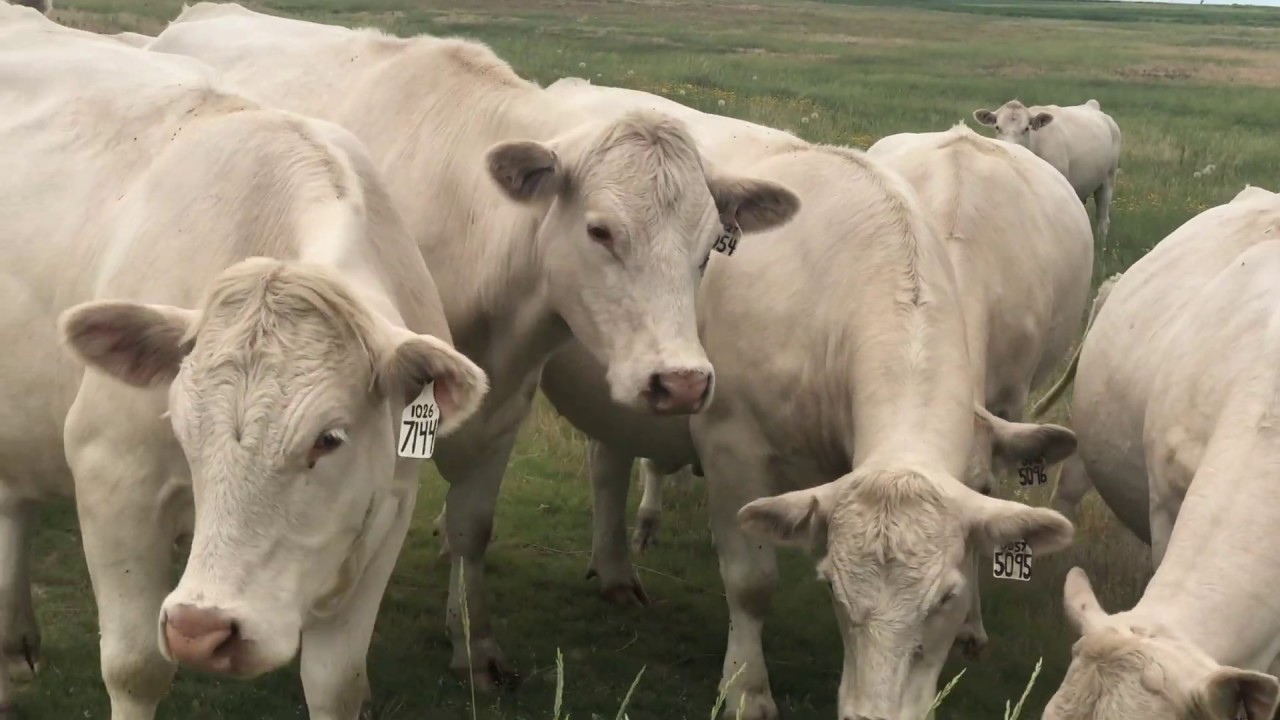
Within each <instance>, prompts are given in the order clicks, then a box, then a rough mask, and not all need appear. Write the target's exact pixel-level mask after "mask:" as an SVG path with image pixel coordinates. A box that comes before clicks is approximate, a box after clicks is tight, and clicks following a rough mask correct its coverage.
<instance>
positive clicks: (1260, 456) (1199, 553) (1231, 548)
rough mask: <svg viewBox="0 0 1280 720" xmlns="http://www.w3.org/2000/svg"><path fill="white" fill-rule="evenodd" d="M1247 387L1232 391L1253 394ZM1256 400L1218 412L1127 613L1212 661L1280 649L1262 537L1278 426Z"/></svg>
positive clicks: (1278, 493) (1271, 561) (1278, 563)
mask: <svg viewBox="0 0 1280 720" xmlns="http://www.w3.org/2000/svg"><path fill="white" fill-rule="evenodd" d="M1273 382H1274V381H1273ZM1254 390H1256V388H1248V387H1246V388H1245V389H1243V390H1242V391H1241V392H1240V393H1239V394H1240V395H1241V396H1244V395H1251V396H1253V397H1254V398H1256V397H1257V395H1258V393H1255V392H1253V391H1254ZM1274 390H1275V388H1274V387H1273V388H1272V391H1271V392H1265V393H1261V394H1262V395H1263V396H1264V397H1266V396H1272V397H1274V395H1275V393H1274ZM1260 404H1262V403H1258V402H1256V401H1254V400H1253V399H1251V398H1246V399H1244V400H1243V401H1241V402H1238V403H1235V404H1233V405H1234V406H1232V404H1229V406H1228V407H1227V408H1226V409H1225V410H1224V412H1223V414H1222V415H1221V416H1220V418H1219V422H1218V429H1217V431H1215V433H1214V435H1213V437H1212V438H1211V439H1210V441H1209V443H1208V445H1207V446H1206V448H1205V452H1204V455H1203V457H1202V459H1201V462H1200V465H1199V467H1198V468H1197V471H1196V474H1195V477H1194V479H1193V481H1192V483H1191V486H1190V488H1189V489H1188V491H1187V494H1186V497H1185V499H1184V500H1183V503H1182V507H1181V509H1180V511H1179V513H1178V518H1177V521H1176V523H1175V524H1174V529H1173V533H1172V535H1171V537H1170V541H1169V546H1168V549H1167V550H1166V552H1165V556H1164V559H1163V561H1162V562H1161V564H1160V567H1159V568H1158V569H1157V570H1156V573H1155V576H1154V577H1152V579H1151V582H1150V583H1149V584H1148V585H1147V589H1146V592H1144V593H1143V596H1142V599H1141V600H1139V602H1138V604H1137V605H1136V606H1134V609H1133V611H1132V613H1131V615H1132V616H1134V617H1136V618H1139V619H1143V618H1145V619H1150V620H1154V621H1156V622H1157V623H1158V624H1163V625H1164V626H1166V627H1169V628H1171V629H1174V630H1175V631H1177V632H1178V633H1180V634H1181V635H1182V636H1183V637H1186V638H1187V639H1188V640H1190V641H1191V642H1193V643H1194V644H1195V645H1196V646H1197V647H1199V648H1200V649H1201V650H1203V651H1204V652H1205V653H1207V654H1208V655H1209V656H1210V657H1212V658H1213V659H1214V660H1216V661H1217V662H1219V663H1221V664H1224V665H1233V666H1236V667H1244V668H1252V669H1256V670H1266V669H1267V666H1268V665H1269V663H1270V661H1271V660H1272V659H1273V658H1275V657H1276V655H1277V654H1280V595H1277V594H1276V592H1275V587H1274V585H1273V584H1272V583H1273V581H1274V579H1275V578H1280V555H1277V554H1276V553H1275V552H1274V547H1273V545H1274V543H1273V542H1272V540H1271V537H1270V533H1271V532H1272V531H1273V530H1274V528H1275V527H1276V526H1277V525H1280V482H1277V481H1276V480H1275V478H1274V477H1273V475H1274V473H1273V472H1270V471H1269V469H1272V468H1275V467H1276V466H1277V465H1280V428H1275V427H1269V426H1268V423H1267V421H1266V417H1267V416H1269V415H1270V414H1271V412H1270V409H1269V408H1267V409H1263V410H1262V411H1261V412H1259V411H1258V408H1257V406H1258V405H1260ZM1242 406H1243V407H1242ZM1250 406H1252V407H1250ZM1242 409H1243V410H1244V412H1240V410H1242ZM1241 428H1249V430H1248V431H1247V432H1244V433H1242V432H1241V431H1240V430H1241Z"/></svg>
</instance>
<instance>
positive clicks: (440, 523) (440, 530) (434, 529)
mask: <svg viewBox="0 0 1280 720" xmlns="http://www.w3.org/2000/svg"><path fill="white" fill-rule="evenodd" d="M448 513H449V503H448V501H447V500H446V501H445V502H443V503H441V504H440V514H439V515H436V519H435V520H434V521H432V523H431V534H432V535H434V536H435V537H438V538H440V555H439V556H438V557H444V556H445V555H448V554H449V533H448V532H447V531H446V526H445V516H446V515H448Z"/></svg>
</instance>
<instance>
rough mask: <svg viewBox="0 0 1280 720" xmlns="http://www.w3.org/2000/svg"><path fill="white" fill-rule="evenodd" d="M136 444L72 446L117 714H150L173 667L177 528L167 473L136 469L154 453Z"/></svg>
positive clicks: (132, 717)
mask: <svg viewBox="0 0 1280 720" xmlns="http://www.w3.org/2000/svg"><path fill="white" fill-rule="evenodd" d="M68 434H70V433H68ZM116 448H120V450H119V451H117V450H116ZM137 450H138V447H137V445H136V444H135V443H127V444H124V445H123V446H120V445H114V443H112V442H111V441H110V440H108V439H103V441H101V442H94V443H91V444H89V445H87V446H82V447H80V448H79V449H74V450H73V449H70V448H69V451H68V459H69V460H70V461H71V469H72V472H73V473H74V474H75V478H76V498H77V502H76V507H77V510H78V511H79V515H80V529H81V535H82V536H83V538H84V554H85V560H86V562H87V564H88V568H89V579H90V580H91V581H92V583H93V595H94V599H96V600H97V603H98V625H99V634H100V636H101V637H100V640H99V647H100V649H101V661H102V680H103V682H104V683H105V684H106V686H107V694H108V695H109V696H110V697H111V720H152V719H153V718H154V717H155V713H156V706H157V705H159V703H160V701H161V700H162V699H163V698H164V696H165V695H166V694H167V693H168V691H169V685H170V684H171V683H172V681H173V673H174V666H173V665H172V664H170V663H169V661H168V660H166V659H165V658H164V656H163V655H161V654H160V647H159V642H158V627H159V624H158V623H159V618H160V606H161V604H162V603H163V601H164V597H165V594H166V593H167V592H168V591H169V589H170V588H171V587H172V584H173V583H172V580H173V579H172V577H171V573H170V567H169V565H170V562H171V561H172V558H173V555H172V553H173V543H174V539H175V538H176V537H177V532H176V531H173V530H172V528H171V527H170V526H169V524H168V523H166V522H164V520H165V519H166V518H165V513H164V509H165V508H164V502H163V501H162V499H161V498H162V497H163V496H164V485H165V483H164V473H163V471H162V470H161V469H160V468H157V467H151V468H138V461H139V459H140V458H146V459H149V458H147V456H146V454H144V453H139V452H137ZM131 470H132V472H131Z"/></svg>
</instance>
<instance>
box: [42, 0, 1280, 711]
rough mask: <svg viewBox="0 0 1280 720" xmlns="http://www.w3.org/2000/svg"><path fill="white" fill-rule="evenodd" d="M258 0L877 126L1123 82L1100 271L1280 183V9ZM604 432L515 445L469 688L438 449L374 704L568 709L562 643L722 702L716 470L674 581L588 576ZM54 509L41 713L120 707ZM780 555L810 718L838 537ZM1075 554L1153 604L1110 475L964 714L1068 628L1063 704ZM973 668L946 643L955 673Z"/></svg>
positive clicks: (572, 702) (814, 122)
mask: <svg viewBox="0 0 1280 720" xmlns="http://www.w3.org/2000/svg"><path fill="white" fill-rule="evenodd" d="M255 6H258V5H256V3H255ZM258 7H261V8H262V9H265V10H268V11H271V12H276V13H280V14H286V15H294V16H299V17H304V18H308V19H313V20H317V21H322V22H329V23H339V24H345V25H372V26H378V27H382V28H384V29H386V30H388V31H391V32H394V33H397V34H414V33H423V32H426V33H431V34H436V35H464V36H468V37H473V38H477V39H481V40H484V41H486V42H488V43H490V44H491V45H493V47H494V48H495V49H496V50H497V51H498V52H499V53H500V54H501V55H502V56H503V57H504V58H506V59H507V60H508V61H510V62H511V63H512V64H513V66H514V67H515V68H516V69H517V71H518V72H520V73H521V74H522V75H524V76H526V77H529V78H532V79H535V80H537V81H538V82H541V83H543V84H548V83H550V82H552V81H554V80H556V79H557V78H559V77H562V76H566V75H575V76H585V77H589V78H591V79H592V80H593V81H595V82H597V83H601V84H610V85H620V86H626V87H634V88H639V89H644V90H649V91H653V92H657V93H660V94H662V95H666V96H669V97H672V98H673V99H675V100H678V101H680V102H683V103H686V104H688V105H691V106H693V107H696V108H699V109H702V110H707V111H711V112H718V113H722V114H726V115H732V116H736V117H742V118H748V119H751V120H754V121H756V122H761V123H764V124H767V125H772V126H776V127H780V128H784V129H788V130H791V131H793V132H795V133H797V134H799V135H801V136H803V137H805V138H808V139H811V140H815V141H823V142H830V143H839V144H846V145H852V146H858V147H866V146H868V145H870V144H871V143H872V142H874V141H875V140H876V139H878V138H880V137H882V136H884V135H888V134H891V133H894V132H901V131H923V130H937V129H944V128H946V127H948V126H950V125H951V124H953V123H955V122H957V121H960V120H962V119H966V120H969V122H970V124H975V123H973V122H972V120H971V119H970V113H971V111H972V110H974V109H975V108H978V107H988V108H995V107H997V106H998V105H999V104H1001V103H1002V102H1004V101H1005V100H1008V99H1010V98H1013V97H1015V96H1016V97H1018V98H1020V99H1022V100H1024V101H1026V102H1028V103H1029V104H1030V103H1036V102H1039V103H1052V102H1058V103H1062V104H1075V103H1080V102H1083V101H1085V100H1086V99H1088V98H1091V97H1093V98H1097V99H1098V100H1099V101H1100V102H1101V103H1102V107H1103V108H1104V109H1105V110H1107V111H1108V112H1109V113H1111V114H1112V115H1113V116H1114V117H1115V118H1116V120H1117V122H1118V123H1119V124H1120V127H1121V129H1122V131H1123V132H1124V147H1123V155H1122V160H1121V166H1122V174H1121V175H1120V181H1119V186H1118V188H1117V191H1116V201H1115V207H1114V209H1113V215H1112V218H1113V220H1112V229H1111V239H1110V241H1109V243H1108V245H1107V247H1105V248H1099V252H1098V261H1097V274H1096V276H1095V285H1096V283H1097V282H1098V281H1099V280H1100V279H1101V278H1102V277H1103V273H1107V274H1109V273H1113V272H1117V271H1120V270H1123V269H1124V268H1126V267H1127V266H1128V265H1130V264H1131V263H1132V262H1133V261H1134V260H1136V259H1138V258H1139V257H1141V256H1142V255H1143V253H1144V252H1146V251H1147V250H1148V249H1149V248H1150V247H1151V246H1152V245H1154V244H1155V243H1156V242H1157V241H1158V240H1160V239H1161V238H1162V237H1164V236H1165V235H1166V234H1167V233H1168V232H1170V231H1171V230H1173V229H1174V228H1175V227H1177V226H1178V225H1180V224H1181V223H1182V222H1184V221H1185V220H1186V219H1187V218H1189V217H1191V216H1192V215H1194V214H1195V213H1197V212H1199V211H1200V210H1203V209H1205V208H1207V207H1210V206H1213V205H1216V204H1219V203H1222V202H1225V201H1227V200H1229V199H1230V198H1231V197H1232V196H1233V195H1234V194H1235V193H1236V192H1238V191H1239V190H1240V189H1241V188H1242V187H1243V186H1244V185H1245V183H1253V184H1257V185H1263V186H1266V187H1268V188H1269V189H1278V188H1280V133H1277V128H1278V127H1280V91H1278V90H1277V88H1278V87H1280V11H1275V10H1263V9H1246V8H1223V7H1215V8H1208V7H1189V6H1151V5H1138V4H1130V5H1121V4H1118V3H1100V2H1072V1H1066V0H1027V1H1025V2H1011V1H1009V0H990V1H989V2H988V1H987V0H973V1H972V2H963V3H962V2H950V1H948V0H915V1H912V2H901V3H894V2H888V1H887V0H886V1H883V2H876V1H867V2H861V1H858V0H829V1H826V2H812V1H805V2H801V1H799V0H750V1H749V2H738V1H730V0H703V1H699V2H694V1H692V0H619V1H617V2H602V1H600V0H271V1H270V2H268V3H267V4H265V5H261V6H258ZM180 8H181V1H180V0H66V2H65V3H64V4H61V5H60V6H59V7H58V8H57V9H56V10H55V11H54V13H53V16H54V18H55V19H57V20H59V21H61V22H64V23H66V24H69V25H73V26H77V27H83V28H86V29H90V30H96V31H103V32H116V31H121V30H134V31H138V32H144V33H149V34H154V33H156V32H159V31H160V30H161V29H162V28H163V26H164V23H165V22H166V21H167V20H168V19H169V18H171V17H173V16H175V15H176V14H177V13H178V11H179V9H180ZM1210 166H1212V167H1210ZM1206 169H1207V171H1206ZM1054 417H1055V418H1056V419H1057V420H1059V421H1064V420H1065V418H1066V415H1065V413H1064V412H1063V411H1061V410H1058V411H1055V415H1054ZM583 450H584V442H583V438H582V436H581V435H580V434H579V433H577V432H575V431H573V430H571V429H570V428H568V427H567V426H566V425H565V424H564V423H563V422H561V421H559V420H558V419H557V418H556V416H555V415H554V413H552V412H550V411H549V410H548V409H547V407H546V405H545V403H540V405H539V408H538V412H537V414H536V415H535V417H534V418H533V419H532V421H531V422H530V423H529V424H528V425H527V427H526V429H525V432H524V436H523V439H522V441H521V443H520V445H519V447H518V448H517V450H516V452H515V456H514V462H513V464H512V466H511V468H510V470H509V472H508V475H507V478H506V484H505V488H504V494H503V496H502V500H501V502H500V505H499V511H498V519H497V527H496V535H495V538H494V541H493V544H492V546H491V549H490V553H489V575H488V577H489V582H490V590H491V592H492V594H493V610H494V612H495V613H496V615H497V618H498V622H497V630H498V632H499V640H500V642H501V643H502V644H503V647H504V648H505V649H506V651H507V653H508V656H509V659H510V660H512V661H513V662H514V663H515V664H516V666H517V667H518V669H519V670H520V672H521V675H522V677H523V683H522V684H521V685H520V687H519V688H518V689H517V690H515V691H507V692H503V693H500V694H498V695H493V696H480V697H479V698H478V700H477V705H476V706H475V707H474V708H473V707H472V705H471V693H470V692H469V689H468V688H467V687H466V686H465V685H463V684H461V683H459V682H458V681H456V680H454V679H453V678H452V677H451V676H450V675H449V674H448V670H447V663H448V658H449V645H448V642H447V640H446V638H445V635H444V622H443V621H444V606H445V593H446V589H447V568H446V566H445V564H444V563H443V562H442V561H441V560H440V559H439V558H437V551H438V545H437V543H436V541H435V539H434V538H433V537H432V534H431V520H432V518H433V517H434V516H435V514H436V512H437V511H438V510H439V507H440V503H441V500H442V497H443V492H444V488H443V483H442V481H441V480H440V478H439V477H438V476H437V475H435V474H434V472H429V473H428V475H427V476H426V477H424V480H423V493H422V496H421V500H420V502H419V507H418V518H417V525H416V527H415V528H414V530H413V532H412V534H411V537H410V540H409V542H408V543H407V545H406V549H405V551H404V553H403V555H402V556H401V558H400V563H399V565H398V569H397V573H396V576H395V578H394V579H393V581H392V585H391V587H390V589H389V593H388V595H387V597H386V599H385V601H384V603H383V609H382V614H381V617H380V619H379V623H378V627H377V632H376V635H375V637H374V641H373V647H372V652H371V657H370V673H371V676H372V681H373V688H374V696H375V705H376V713H377V714H376V717H378V718H381V719H382V720H418V719H420V718H429V719H436V720H444V719H448V718H471V717H476V718H520V719H525V718H528V719H530V720H532V719H535V718H536V719H540V720H541V719H547V718H551V717H552V707H553V704H554V697H555V688H556V653H557V650H558V649H559V650H560V651H563V654H564V666H565V673H564V683H565V688H564V702H565V710H566V711H567V712H568V713H569V714H571V716H572V717H573V718H575V719H578V720H591V719H594V718H609V719H611V718H614V717H616V716H618V707H619V704H620V702H621V699H622V697H623V696H624V695H625V694H626V692H627V690H628V687H630V685H631V683H632V681H633V680H634V679H635V677H636V675H637V673H639V672H640V671H641V669H642V668H643V670H644V674H643V677H641V678H640V680H639V684H638V686H637V688H636V691H635V694H634V696H633V698H632V700H631V703H630V706H629V708H628V710H627V712H628V714H629V716H630V717H631V718H632V719H633V720H645V719H648V718H662V719H663V720H682V719H684V718H707V717H708V716H709V713H710V712H711V707H712V705H713V703H714V701H715V695H716V683H717V680H718V679H719V677H720V663H721V654H722V652H723V650H724V642H725V632H726V610H725V607H724V599H723V596H722V594H721V591H720V580H719V575H718V572H717V568H716V558H715V553H714V550H713V548H712V545H711V538H710V534H709V532H708V529H707V521H706V517H705V514H704V502H703V494H702V488H701V486H700V485H699V484H695V483H693V482H683V483H679V485H680V487H672V488H671V490H670V491H669V492H668V494H667V509H666V512H667V514H666V518H665V524H664V527H663V531H662V533H663V534H662V544H661V545H660V546H659V547H658V548H656V549H655V550H652V551H650V553H649V554H647V555H646V556H644V557H642V558H640V559H639V563H640V564H641V566H642V568H643V569H642V571H641V577H642V580H643V581H644V583H645V585H646V588H647V590H648V591H649V593H650V594H651V595H652V597H653V598H654V599H655V603H654V604H653V606H651V607H648V608H643V609H641V608H634V607H614V606H609V605H606V604H605V603H604V602H603V601H601V600H599V599H598V598H597V597H596V594H595V584H594V581H588V580H586V579H584V572H585V570H586V567H587V560H588V555H587V551H588V549H589V547H590V524H589V523H590V506H591V504H590V489H589V485H588V483H587V480H586V474H585V471H586V467H585V460H584V453H583ZM1012 486H1013V483H1010V484H1009V485H1006V487H1005V489H1004V490H1002V492H1003V493H1005V494H1006V495H1007V494H1009V493H1012V492H1013V491H1012V490H1011V489H1010V488H1011V487H1012ZM636 496H638V491H637V492H635V493H633V501H632V507H633V508H634V506H635V504H636V501H637V499H638V498H637V497H636ZM1047 496H1048V489H1047V488H1041V489H1036V490H1033V491H1031V492H1030V494H1029V497H1030V499H1032V500H1033V501H1036V502H1043V501H1045V500H1047ZM43 520H44V522H43V523H42V529H41V530H40V531H39V533H38V535H37V537H36V539H35V541H34V543H35V559H34V561H33V562H34V575H35V581H36V583H37V590H36V592H37V604H38V610H37V612H38V614H39V617H40V620H41V625H42V628H43V632H44V656H45V664H44V667H43V670H42V676H41V677H40V678H39V679H37V681H35V682H34V683H32V684H29V685H27V686H25V689H24V690H23V692H22V695H21V702H22V703H23V706H24V709H25V710H26V711H27V712H28V715H29V717H30V718H33V719H34V720H71V719H74V718H90V719H98V720H105V718H107V717H108V709H107V700H106V693H105V690H104V689H103V688H102V685H101V682H100V680H99V675H98V662H97V632H96V630H97V625H96V617H95V611H94V605H93V600H92V594H91V592H90V587H89V581H88V577H87V574H86V573H85V569H84V561H83V555H82V551H81V549H80V545H79V536H78V532H77V529H76V523H75V513H74V510H73V509H72V508H71V507H70V505H69V504H67V503H62V504H53V505H50V506H48V507H47V508H46V509H45V510H44V512H43ZM781 561H782V576H783V586H782V590H781V591H780V592H779V594H778V596H777V598H776V601H775V603H774V609H773V614H772V617H771V620H770V623H769V625H768V627H767V630H766V635H767V637H766V641H765V642H766V647H767V652H768V654H769V662H770V675H771V680H772V686H773V690H774V695H775V697H776V698H777V700H778V702H779V705H780V707H781V710H782V712H783V714H784V717H785V718H790V719H793V720H808V719H809V718H823V719H828V718H831V717H833V716H834V715H835V707H834V702H835V695H836V687H837V684H838V682H839V677H840V659H841V646H840V640H839V637H838V635H837V633H836V626H835V621H834V618H833V616H832V614H831V612H830V609H829V606H828V601H827V599H826V597H825V590H824V589H823V588H822V587H821V586H820V584H819V583H818V582H816V580H815V573H814V571H813V569H812V564H811V563H810V562H809V561H808V560H807V559H806V558H804V557H802V556H801V555H800V554H798V553H794V552H790V551H784V552H783V553H782V557H781ZM1073 564H1080V565H1083V566H1084V567H1085V568H1086V569H1087V570H1088V571H1089V573H1090V576H1091V577H1092V578H1093V580H1094V584H1095V587H1097V588H1098V589H1099V594H1100V596H1101V598H1102V600H1103V602H1104V605H1106V606H1107V607H1108V608H1111V609H1115V608H1122V607H1128V605H1129V604H1131V603H1132V602H1133V601H1134V600H1135V599H1136V598H1137V596H1138V594H1139V593H1140V591H1141V588H1142V587H1143V585H1144V583H1145V582H1146V579H1147V577H1148V576H1149V570H1148V565H1149V563H1148V559H1147V554H1146V549H1145V547H1144V546H1142V545H1141V544H1140V543H1138V542H1137V541H1136V540H1134V539H1133V538H1132V537H1131V536H1129V535H1128V534H1127V533H1126V532H1125V531H1124V530H1122V529H1121V528H1119V527H1118V525H1117V524H1116V522H1115V521H1114V519H1113V518H1112V517H1111V516H1110V514H1109V511H1107V510H1106V509H1105V508H1104V507H1103V506H1102V505H1101V504H1100V503H1099V502H1098V500H1097V498H1096V496H1090V497H1089V498H1088V500H1087V502H1086V507H1085V510H1084V512H1083V514H1082V518H1081V522H1080V525H1079V528H1078V533H1077V541H1076V544H1075V546H1074V547H1073V548H1071V549H1070V550H1069V551H1067V552H1064V553H1063V554H1061V555H1058V556H1054V557H1052V558H1044V559H1039V560H1037V562H1036V565H1035V575H1034V577H1033V580H1032V581H1031V582H1030V583H1009V582H1005V583H997V582H995V581H993V580H992V579H991V578H990V577H987V578H985V579H984V588H985V595H984V601H983V607H984V611H985V616H986V623H987V630H988V632H989V633H990V635H991V644H990V646H989V647H988V649H987V655H986V657H985V658H984V659H983V660H982V661H981V662H978V663H973V664H971V665H969V667H968V669H967V672H966V673H965V675H964V677H963V678H962V679H961V680H960V682H959V684H958V685H957V687H956V690H955V692H954V693H953V694H952V695H951V696H950V697H949V698H948V699H947V701H946V702H945V703H944V705H943V707H942V709H941V711H940V716H941V717H951V718H1001V717H1002V716H1003V710H1004V704H1005V701H1006V699H1009V698H1012V699H1014V700H1015V701H1016V700H1017V697H1018V695H1019V694H1020V693H1021V691H1022V688H1023V687H1024V685H1025V683H1026V680H1027V677H1028V675H1029V674H1030V673H1031V670H1032V668H1033V667H1034V666H1035V663H1036V661H1037V659H1038V658H1040V657H1042V656H1043V658H1044V670H1043V673H1042V674H1041V677H1040V679H1039V682H1038V683H1037V685H1036V687H1035V689H1034V691H1033V693H1032V696H1031V699H1030V700H1029V703H1028V709H1027V711H1025V712H1024V715H1023V717H1038V716H1039V714H1040V709H1041V708H1042V707H1043V704H1044V702H1045V700H1046V699H1047V698H1048V696H1049V694H1051V693H1052V691H1053V689H1054V688H1056V686H1057V683H1058V681H1059V680H1060V679H1061V676H1062V673H1063V671H1064V669H1065V667H1066V664H1067V661H1068V659H1069V648H1070V644H1071V642H1072V641H1073V639H1074V638H1073V637H1072V634H1071V632H1070V631H1069V630H1068V628H1067V627H1066V624H1065V621H1064V618H1063V613H1062V609H1061V599H1060V598H1061V588H1062V578H1063V575H1064V573H1065V572H1066V570H1067V568H1069V567H1070V566H1071V565H1073ZM175 571H176V568H175ZM987 573H988V574H989V570H988V571H987ZM175 577H176V575H175ZM960 669H961V666H959V665H956V666H951V667H948V669H947V670H946V671H945V672H944V680H945V679H947V678H950V677H952V676H953V675H954V674H955V673H956V672H958V671H959V670H960ZM294 670H296V665H295V666H294ZM473 713H474V715H473ZM160 717H162V718H182V719H184V720H212V719H214V718H237V719H240V718H243V719H253V720H258V719H265V718H270V719H275V718H302V717H306V711H305V706H304V702H303V699H302V688H301V684H300V682H299V681H298V679H297V675H296V672H294V671H290V670H286V671H282V672H279V673H276V674H274V675H272V676H269V677H266V678H262V679H260V680H258V681H255V682H253V683H237V682H231V681H216V680H212V679H209V678H206V677H201V676H198V675H195V674H192V673H182V674H181V675H180V677H179V679H178V681H177V683H176V684H175V687H174V690H173V693H172V694H171V696H170V698H169V699H168V700H167V701H166V703H165V704H164V705H163V706H162V708H161V714H160Z"/></svg>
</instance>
